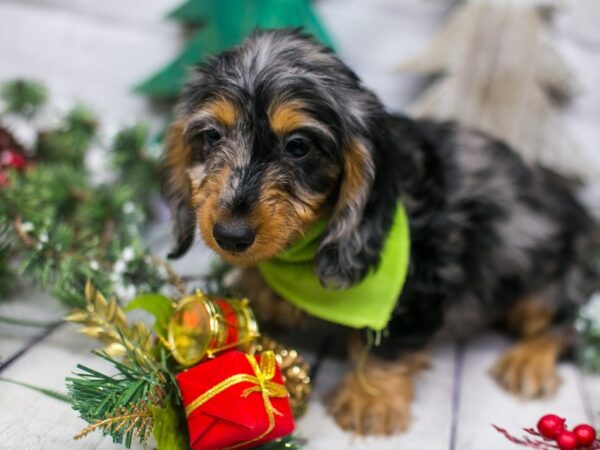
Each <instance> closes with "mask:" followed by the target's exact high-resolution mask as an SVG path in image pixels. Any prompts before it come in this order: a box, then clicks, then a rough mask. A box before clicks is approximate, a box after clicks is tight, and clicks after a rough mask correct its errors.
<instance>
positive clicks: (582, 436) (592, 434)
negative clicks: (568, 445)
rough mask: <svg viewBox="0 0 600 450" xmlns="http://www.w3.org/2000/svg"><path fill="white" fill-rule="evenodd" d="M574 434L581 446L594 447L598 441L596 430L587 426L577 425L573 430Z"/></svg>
mask: <svg viewBox="0 0 600 450" xmlns="http://www.w3.org/2000/svg"><path fill="white" fill-rule="evenodd" d="M573 433H575V436H576V437H577V443H578V444H579V445H583V446H586V447H587V446H588V445H592V444H593V443H594V441H595V440H596V430H594V428H593V427H592V426H590V425H587V424H583V425H577V426H576V427H575V428H574V429H573Z"/></svg>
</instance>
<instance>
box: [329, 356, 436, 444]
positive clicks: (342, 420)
mask: <svg viewBox="0 0 600 450" xmlns="http://www.w3.org/2000/svg"><path fill="white" fill-rule="evenodd" d="M426 366H427V362H426V360H425V358H424V357H420V356H419V357H418V358H412V359H411V360H410V361H397V362H384V361H379V360H376V359H374V358H371V359H369V362H368V363H367V364H366V367H365V369H364V380H362V381H359V379H358V377H357V375H356V373H354V372H350V373H348V374H346V375H345V377H344V378H343V380H342V382H341V383H340V385H339V387H338V388H337V389H336V390H335V391H334V392H333V394H332V395H331V396H330V398H329V399H328V400H327V409H328V411H329V413H330V414H331V415H332V416H333V418H334V419H335V421H336V422H337V423H338V425H339V426H340V427H341V428H342V429H344V430H347V431H353V432H356V433H358V434H362V435H365V434H392V433H396V432H400V431H405V430H406V429H407V428H408V426H409V424H410V417H411V415H410V404H411V402H412V399H413V385H412V380H411V375H412V374H413V373H414V372H416V371H418V370H420V369H422V368H424V367H426ZM365 389H368V390H369V392H367V390H365Z"/></svg>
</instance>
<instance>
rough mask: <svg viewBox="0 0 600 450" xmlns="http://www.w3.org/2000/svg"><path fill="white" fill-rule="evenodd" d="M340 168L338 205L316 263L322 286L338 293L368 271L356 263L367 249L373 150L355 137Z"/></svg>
mask: <svg viewBox="0 0 600 450" xmlns="http://www.w3.org/2000/svg"><path fill="white" fill-rule="evenodd" d="M342 168H343V169H342V170H343V173H342V178H341V183H340V187H339V192H338V198H337V202H336V204H335V207H334V211H333V215H332V217H331V219H330V222H329V228H328V230H327V234H326V235H325V237H324V238H323V240H322V241H321V245H320V247H319V250H318V252H317V255H316V261H315V264H316V267H315V268H316V272H317V274H318V276H319V278H320V280H321V283H322V284H323V285H326V286H332V287H335V288H339V289H341V288H346V287H348V286H350V285H351V284H353V283H355V282H357V281H359V280H360V279H361V278H363V277H364V276H365V275H366V272H367V271H368V268H369V267H368V265H367V264H361V261H360V260H359V259H360V258H359V255H360V253H361V252H362V251H363V248H364V246H365V245H366V242H365V239H366V236H365V233H364V230H363V229H362V228H364V226H363V221H364V220H363V219H364V213H365V207H366V205H367V201H368V200H369V197H370V195H371V190H372V187H373V181H374V178H375V165H374V161H373V149H372V148H371V144H370V142H369V141H368V140H367V139H365V138H362V137H359V136H358V135H355V136H353V137H352V138H351V139H349V141H348V143H347V144H346V145H345V147H344V151H343V166H342Z"/></svg>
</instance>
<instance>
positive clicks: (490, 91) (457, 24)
mask: <svg viewBox="0 0 600 450" xmlns="http://www.w3.org/2000/svg"><path fill="white" fill-rule="evenodd" d="M551 16H552V14H551V9H550V8H549V3H548V2H547V1H546V2H544V3H541V2H540V1H539V0H538V1H535V0H467V1H465V2H464V3H463V4H462V5H460V6H459V7H458V9H457V10H456V11H455V13H454V14H453V15H452V17H451V18H450V19H449V21H448V22H447V24H446V25H445V26H444V27H443V28H442V29H441V30H440V31H439V32H438V34H437V35H436V36H435V37H434V38H433V40H432V41H431V43H430V44H429V46H428V47H427V48H426V49H425V50H424V51H423V52H422V53H420V54H419V55H417V56H416V57H414V58H413V59H411V60H409V61H408V62H406V63H405V64H403V65H402V69H403V70H406V71H409V72H412V73H415V74H420V75H428V76H432V75H438V76H439V78H438V79H437V80H436V81H434V83H433V84H432V85H431V87H429V89H428V90H427V91H425V92H424V93H423V94H422V96H421V97H420V98H419V99H418V100H417V101H416V102H415V103H414V104H413V105H411V108H410V110H411V112H412V113H413V114H414V115H416V116H420V117H433V118H437V119H442V120H456V121H458V122H460V123H462V124H464V125H466V126H469V127H473V128H476V129H480V130H482V131H485V132H487V133H489V134H491V135H493V136H496V137H498V138H501V139H503V140H504V141H506V142H507V143H508V144H510V145H512V146H513V147H514V148H516V149H517V151H519V152H520V153H521V155H522V156H523V157H524V158H525V159H526V160H528V161H535V162H540V163H542V164H544V165H546V166H548V167H551V168H554V169H555V170H559V171H561V172H563V173H565V174H568V175H574V176H580V177H585V176H586V175H590V174H589V173H587V172H586V164H585V161H584V159H585V158H583V157H581V158H579V157H577V155H576V154H577V153H578V152H577V149H576V147H575V145H574V143H573V142H572V141H571V140H570V139H569V138H568V137H567V135H566V133H565V132H564V131H563V129H562V127H561V126H560V123H559V120H558V118H557V112H558V110H559V109H560V107H561V106H563V105H564V104H565V102H566V101H568V100H569V99H570V98H571V97H572V95H573V94H574V91H575V87H576V86H575V82H574V78H573V76H572V74H571V72H570V71H569V69H568V68H567V66H566V65H565V63H564V62H563V60H562V59H561V57H560V56H559V55H558V53H557V52H556V50H555V49H554V48H553V47H552V45H551V42H550V39H549V36H548V22H549V21H550V20H551Z"/></svg>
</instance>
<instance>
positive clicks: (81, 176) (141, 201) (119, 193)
mask: <svg viewBox="0 0 600 450" xmlns="http://www.w3.org/2000/svg"><path fill="white" fill-rule="evenodd" d="M0 94H1V96H2V97H1V99H2V100H3V101H4V104H5V105H6V106H5V109H4V111H3V112H2V113H1V114H0V124H2V121H3V118H4V117H5V116H6V115H7V114H10V115H11V116H14V115H17V116H21V117H22V118H23V119H25V120H31V119H34V118H36V116H38V115H39V114H40V112H41V110H42V108H43V107H44V105H45V104H44V100H45V98H46V94H45V90H44V89H43V88H42V87H41V86H40V85H38V84H36V83H30V82H25V81H11V82H8V83H6V84H4V85H3V86H2V87H1V88H0ZM99 130H100V124H99V123H98V120H97V118H96V117H95V115H94V114H93V113H91V112H90V111H89V110H88V109H87V108H85V107H83V106H75V107H74V108H73V109H71V110H70V111H68V112H67V113H66V114H65V116H64V117H63V118H62V120H60V123H59V124H58V125H55V126H53V127H50V128H48V129H43V130H37V136H38V138H37V143H36V145H35V147H34V148H32V149H29V151H30V153H31V154H32V155H33V156H32V158H33V162H32V163H31V164H30V167H29V168H28V169H27V170H25V171H23V172H19V171H11V173H10V182H9V183H8V184H6V185H5V186H3V187H1V188H0V294H1V295H2V296H3V297H5V296H6V295H8V293H9V292H10V291H11V290H13V288H14V285H12V286H11V282H12V283H14V277H12V276H11V275H10V274H11V273H12V271H14V270H15V269H16V271H17V272H19V273H21V274H23V275H25V276H26V277H27V278H28V279H29V280H31V281H33V282H34V283H35V284H36V285H37V286H39V287H41V288H42V289H44V290H46V291H49V292H51V293H52V295H53V296H54V297H56V298H57V299H58V300H60V301H61V302H62V303H64V304H65V305H67V306H82V305H83V303H82V300H81V292H82V289H83V287H84V284H85V282H86V281H87V280H91V281H92V282H93V283H94V284H95V285H96V286H99V287H100V288H101V289H102V290H103V292H105V293H107V294H108V295H111V294H113V293H118V294H120V295H119V296H120V297H121V298H131V297H133V296H134V295H136V293H137V292H142V291H156V290H159V289H160V288H161V287H163V286H164V285H165V284H167V283H172V282H174V280H173V279H172V277H171V276H170V273H169V270H168V268H167V267H166V266H164V265H161V264H157V263H156V261H155V260H154V259H153V258H152V257H151V256H150V254H149V252H148V249H147V248H146V246H145V244H144V243H143V236H144V230H145V227H146V224H147V223H148V222H149V215H150V213H151V205H152V200H153V199H154V198H155V196H156V194H157V192H158V186H157V184H158V181H157V180H158V175H157V165H158V159H157V156H156V155H153V154H152V153H151V152H150V151H149V150H148V149H150V148H152V144H151V142H150V136H149V132H148V129H147V128H146V127H145V126H144V125H134V126H132V127H129V128H125V129H123V130H121V131H120V132H118V133H117V134H116V135H115V137H114V138H113V140H112V143H111V144H109V145H106V146H102V145H101V137H100V136H99ZM92 151H96V152H97V153H100V155H99V156H100V157H103V158H104V159H105V160H107V169H106V172H108V173H110V175H111V176H110V177H109V179H107V180H106V181H104V182H100V183H97V182H95V181H94V178H95V175H94V174H93V173H92V172H91V171H90V170H88V168H87V167H86V165H85V161H86V158H88V157H89V156H90V154H91V153H92ZM14 266H16V267H14Z"/></svg>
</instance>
